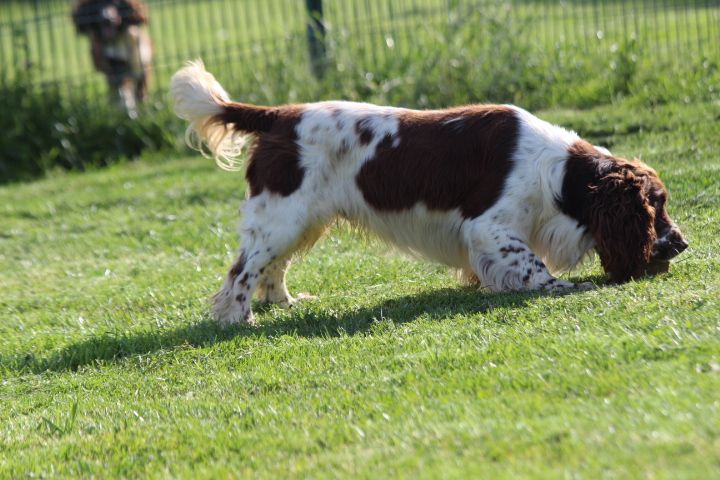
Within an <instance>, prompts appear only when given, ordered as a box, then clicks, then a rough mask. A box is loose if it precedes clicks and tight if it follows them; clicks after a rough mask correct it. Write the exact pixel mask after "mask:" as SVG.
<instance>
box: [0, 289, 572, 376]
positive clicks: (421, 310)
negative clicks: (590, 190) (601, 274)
mask: <svg viewBox="0 0 720 480" xmlns="http://www.w3.org/2000/svg"><path fill="white" fill-rule="evenodd" d="M572 293H574V292H572V291H568V292H564V293H555V294H552V295H554V296H557V295H567V294H572ZM547 295H548V294H547V293H543V292H513V293H496V294H491V293H483V292H479V291H478V290H477V289H476V288H473V287H465V288H462V287H458V288H443V289H440V290H433V291H429V292H424V293H420V294H414V295H405V296H401V297H398V298H393V299H390V300H384V301H382V302H379V303H377V304H375V305H372V306H369V307H363V308H359V309H354V310H353V309H349V310H347V311H343V312H339V313H338V312H336V311H334V310H332V309H327V310H321V311H317V310H314V309H312V308H304V307H300V308H298V309H297V310H292V311H291V313H290V314H283V315H281V316H280V318H278V319H275V320H273V319H267V318H263V317H265V315H262V313H263V312H264V311H267V310H268V307H266V306H262V305H256V306H255V310H256V313H258V314H260V315H258V316H259V317H260V323H259V325H258V326H256V327H250V326H244V325H239V326H231V327H227V328H223V327H221V326H219V325H218V324H217V323H216V322H214V321H212V320H203V321H200V322H196V323H192V324H190V325H186V326H182V327H177V328H171V329H163V328H160V329H143V330H140V331H130V332H118V333H114V332H111V333H105V334H102V335H99V336H95V337H92V338H89V339H86V340H82V341H80V342H77V343H73V344H70V345H68V346H66V347H64V348H62V349H61V350H57V351H54V352H50V353H49V354H48V355H42V353H40V355H38V354H37V353H28V354H25V355H19V356H16V357H14V358H11V359H7V360H6V361H4V362H2V363H5V366H6V367H9V368H11V369H13V370H16V371H19V372H32V373H42V372H46V371H66V370H70V371H73V370H77V369H79V368H81V367H83V366H86V365H98V364H102V363H105V362H113V361H117V360H120V359H123V358H126V357H131V356H135V355H145V354H151V353H153V352H157V351H160V350H172V349H175V348H178V347H181V346H189V347H203V346H207V345H212V344H215V343H219V342H225V341H229V340H231V339H233V338H235V337H266V338H267V337H275V336H279V335H285V334H288V335H298V336H304V337H333V336H340V335H357V334H366V333H368V332H370V331H371V329H372V328H373V325H375V324H376V323H377V322H378V321H382V320H383V319H385V318H390V319H392V321H393V322H394V323H407V322H412V321H415V320H416V319H417V318H419V317H423V318H429V319H431V320H441V319H443V318H448V317H451V316H454V315H458V314H465V315H469V314H477V313H484V312H487V311H489V310H492V309H494V308H506V309H507V308H509V309H520V308H523V307H525V306H526V305H527V304H528V303H530V302H531V301H533V300H534V299H536V298H538V297H542V296H547ZM38 353H39V352H38Z"/></svg>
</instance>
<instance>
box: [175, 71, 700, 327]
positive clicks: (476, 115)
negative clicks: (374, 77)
mask: <svg viewBox="0 0 720 480" xmlns="http://www.w3.org/2000/svg"><path fill="white" fill-rule="evenodd" d="M171 94H172V97H173V102H174V108H175V112H176V114H177V115H178V116H179V117H181V118H183V119H184V120H186V121H188V122H189V126H188V129H187V132H186V140H187V142H188V144H190V145H191V146H194V147H195V148H199V149H201V150H203V151H205V152H206V153H209V154H210V155H212V156H214V157H215V159H216V161H217V162H218V164H219V165H220V166H222V167H224V168H226V169H237V168H239V166H240V164H239V163H238V162H237V161H236V160H235V159H236V158H237V157H238V156H239V155H240V154H241V151H242V149H243V148H244V147H245V146H247V142H248V141H250V142H251V148H250V155H249V158H248V159H247V167H246V179H247V183H248V186H249V198H248V199H247V200H246V202H245V203H244V205H243V206H242V208H241V212H242V220H241V226H240V236H241V238H242V247H241V248H240V252H239V255H238V258H237V260H236V261H235V263H234V265H233V266H232V267H231V268H230V271H229V273H228V275H227V278H226V280H225V283H224V285H223V287H222V288H221V290H220V291H219V292H218V293H217V294H216V295H215V297H214V315H215V318H216V319H217V320H218V321H219V322H221V323H223V324H234V323H239V322H247V323H250V324H252V323H253V322H254V319H253V313H252V309H251V299H252V297H253V294H256V295H257V296H258V298H259V299H260V300H262V301H267V302H272V303H278V304H281V305H292V304H293V303H294V302H295V299H293V297H291V295H290V293H289V292H288V290H287V287H286V285H285V274H286V272H287V269H288V266H289V264H290V259H291V256H292V255H293V253H294V252H296V251H298V250H300V249H305V248H309V247H311V246H312V245H313V243H314V242H315V241H316V240H317V239H318V238H319V237H320V236H321V235H322V233H323V232H324V230H325V228H326V225H328V223H330V222H331V221H332V220H333V219H336V218H338V217H340V218H344V219H347V220H349V221H350V222H352V223H353V224H356V225H359V226H360V227H362V228H364V229H366V230H368V231H372V232H374V233H375V234H377V235H378V236H379V237H380V238H382V239H383V240H385V241H387V242H388V243H390V244H393V245H395V246H397V247H400V248H401V249H403V250H406V251H409V252H412V253H414V254H418V255H421V256H422V257H425V258H427V259H430V260H433V261H437V262H441V263H444V264H446V265H449V266H451V267H454V268H456V269H458V270H459V271H460V272H461V273H462V275H463V277H465V278H466V279H468V280H470V281H475V282H477V283H479V284H480V285H481V286H482V287H484V288H486V289H489V290H490V291H495V292H499V291H512V290H549V291H553V290H566V289H587V288H591V287H592V286H593V284H592V283H590V282H584V283H579V284H577V283H572V282H569V281H567V280H562V279H559V278H556V277H555V276H553V274H552V273H551V272H554V273H558V272H566V271H568V270H571V269H572V268H573V267H575V266H576V265H578V264H579V263H580V262H581V261H582V260H583V259H585V258H586V257H587V256H588V255H589V254H590V253H591V252H592V251H593V250H596V251H597V253H598V254H599V256H600V260H601V263H602V266H603V268H604V270H605V272H606V273H607V274H608V276H609V278H610V280H611V281H613V282H625V281H628V280H630V279H633V278H640V277H643V276H645V275H648V274H652V273H656V272H658V271H666V270H667V269H668V265H669V261H670V259H672V258H674V257H675V256H676V255H678V254H679V253H680V252H682V251H683V250H685V249H686V248H687V246H688V243H687V241H686V240H685V238H684V237H683V234H682V233H681V231H680V229H679V228H678V227H677V225H676V224H675V223H674V222H673V220H672V219H671V218H670V216H669V215H668V210H667V198H668V192H667V189H666V188H665V186H664V185H663V183H662V181H661V180H660V178H659V177H658V175H657V173H656V172H655V170H653V169H652V168H650V167H649V166H647V165H645V164H643V163H642V162H640V161H637V160H632V161H629V160H625V159H622V158H618V157H615V156H613V155H612V154H610V152H609V151H608V150H606V149H604V148H601V147H595V146H593V145H591V144H590V143H588V142H586V141H584V140H582V139H581V138H580V137H579V136H578V135H577V134H575V133H574V132H571V131H568V130H565V129H563V128H561V127H557V126H554V125H551V124H550V123H547V122H545V121H543V120H540V119H539V118H537V117H535V116H534V115H532V114H530V113H528V112H527V111H525V110H523V109H521V108H519V107H516V106H512V105H470V106H463V107H456V108H449V109H446V110H427V111H418V110H410V109H405V108H393V107H381V106H375V105H371V104H367V103H353V102H344V101H327V102H319V103H307V104H301V105H284V106H278V107H264V106H255V105H249V104H243V103H237V102H233V101H231V100H230V98H229V96H228V94H227V93H226V92H225V90H224V89H223V87H222V86H221V85H220V84H219V83H218V82H217V81H216V80H215V78H214V77H213V75H212V74H210V73H209V72H207V71H206V70H205V68H204V66H203V64H202V63H201V62H199V61H198V62H194V63H190V64H188V65H187V66H186V67H185V68H183V69H181V70H179V71H178V72H177V73H176V74H175V75H174V76H173V78H172V80H171Z"/></svg>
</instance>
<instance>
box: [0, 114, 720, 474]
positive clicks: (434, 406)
mask: <svg viewBox="0 0 720 480" xmlns="http://www.w3.org/2000/svg"><path fill="white" fill-rule="evenodd" d="M718 112H720V105H719V104H718V103H714V104H710V103H706V104H691V105H681V104H670V105H665V106H661V107H656V108H654V109H652V110H650V109H647V108H644V107H641V106H638V105H637V104H632V103H627V104H623V105H616V106H606V107H598V108H595V109H592V110H587V111H577V110H563V111H558V110H555V111H549V112H545V113H544V114H543V115H542V116H543V117H545V118H548V119H551V120H554V121H557V122H559V123H561V124H564V125H569V126H572V127H574V128H575V129H577V130H578V131H579V132H580V133H581V134H582V135H584V136H586V137H587V138H589V139H590V140H592V141H594V142H597V143H600V144H604V145H606V146H609V147H611V148H612V149H613V151H614V152H615V153H617V154H620V155H627V156H633V155H636V156H639V157H641V158H642V159H643V160H645V161H647V162H649V163H650V164H651V165H653V166H654V167H656V169H657V170H658V171H659V172H660V175H661V176H662V178H663V179H664V180H665V182H666V184H667V185H668V188H669V190H670V192H671V201H670V212H671V214H672V216H673V217H674V218H675V220H676V221H677V222H678V223H679V224H680V226H681V228H682V229H683V231H684V232H685V233H686V234H687V237H688V239H689V241H690V243H691V246H690V249H689V250H688V251H687V252H686V253H684V254H683V255H682V256H681V257H680V258H679V259H678V261H677V262H675V263H674V264H673V266H672V268H671V271H670V273H669V274H666V275H662V276H659V277H656V278H652V279H647V280H642V281H638V282H633V283H629V284H625V285H621V286H616V285H604V284H602V283H603V279H602V276H601V270H600V268H599V264H598V262H597V261H596V262H595V263H592V264H589V265H587V266H585V267H584V268H582V269H581V270H579V271H576V272H574V273H573V274H572V275H571V277H573V278H582V279H591V280H594V281H596V282H598V283H601V286H600V287H599V288H598V289H596V290H592V291H589V292H581V293H573V294H568V295H538V294H534V293H523V294H486V293H481V292H477V291H476V290H474V289H472V288H466V287H462V286H460V285H459V284H458V283H457V282H456V280H455V279H454V276H453V275H452V273H451V272H449V271H448V270H447V269H445V268H443V267H439V266H436V265H432V264H429V263H423V262H417V261H414V260H411V259H407V258H405V257H403V256H401V255H399V254H396V253H392V252H388V250H387V248H386V247H385V246H384V245H382V244H379V243H376V242H375V241H374V240H368V239H365V238H363V237H362V236H360V235H358V234H356V233H352V232H350V231H349V230H347V229H346V228H344V227H342V226H340V227H337V228H335V229H333V231H332V232H331V234H330V235H329V236H328V237H327V238H326V239H325V240H324V241H322V242H321V243H320V244H319V245H318V246H316V248H314V249H313V250H312V251H311V252H310V253H309V254H308V255H307V256H306V257H305V258H304V259H302V261H299V262H297V263H296V265H295V266H294V267H293V268H292V269H291V271H290V276H289V287H290V290H291V291H292V292H295V293H297V292H300V291H306V292H310V293H312V294H315V295H318V296H319V299H318V300H315V301H309V302H307V303H304V304H301V305H300V306H298V307H297V308H294V309H292V310H289V311H286V310H282V309H278V308H275V307H270V308H263V307H260V306H256V308H255V309H256V315H257V320H258V321H259V326H258V327H257V328H247V327H237V328H232V329H229V330H222V329H220V328H218V327H217V326H215V325H214V324H213V323H212V322H211V321H210V317H209V306H208V303H207V299H208V297H209V296H210V295H211V294H212V293H213V291H214V290H215V289H216V288H218V287H219V285H220V283H221V279H222V277H223V276H224V274H225V272H226V270H227V268H228V267H229V265H230V263H231V262H232V260H233V255H234V251H235V249H236V247H237V240H236V237H235V233H234V232H235V225H236V223H237V218H236V211H237V206H238V204H239V203H240V201H241V199H242V198H243V196H244V191H245V184H244V182H243V180H242V178H241V175H237V174H230V173H226V172H223V171H220V170H219V169H217V168H216V167H215V166H214V164H213V162H212V161H209V160H207V159H203V158H202V157H200V156H199V155H190V156H187V157H186V158H178V159H176V160H172V161H168V162H156V161H150V160H146V161H140V162H137V163H132V164H124V165H118V166H115V167H112V168H109V169H107V170H104V171H98V172H92V173H87V174H71V175H61V174H56V175H53V176H51V177H50V178H48V179H46V180H42V181H38V182H36V183H29V184H21V185H11V186H4V187H1V188H0V219H2V220H1V224H0V271H1V272H2V275H1V276H0V318H1V319H2V321H0V478H21V477H25V476H35V477H37V476H40V477H44V476H46V477H55V476H61V477H78V476H88V477H90V476H95V477H98V478H103V477H109V476H123V477H137V476H145V475H147V476H151V477H186V478H189V477H196V476H202V477H212V478H229V477H236V476H240V475H245V476H248V477H253V478H255V477H259V478H277V477H278V476H300V475H302V476H310V477H341V476H345V475H353V476H357V477H364V478H387V477H395V476H399V477H415V476H419V477H423V478H426V477H436V478H437V477H443V478H444V477H455V478H517V477H551V478H560V477H568V478H600V477H607V478H669V479H670V478H672V479H677V478H698V479H708V478H713V477H714V478H718V477H719V476H720V304H719V300H718V290H719V288H720V240H719V239H720V162H719V161H718V150H717V139H718V136H719V134H720V132H719V131H718V130H719V129H718V122H719V121H720V115H719V114H718Z"/></svg>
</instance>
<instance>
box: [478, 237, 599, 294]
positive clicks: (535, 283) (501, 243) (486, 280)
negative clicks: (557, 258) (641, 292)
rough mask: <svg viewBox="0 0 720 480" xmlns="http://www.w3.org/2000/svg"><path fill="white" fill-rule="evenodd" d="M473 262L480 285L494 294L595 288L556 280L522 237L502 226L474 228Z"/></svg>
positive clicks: (586, 284)
mask: <svg viewBox="0 0 720 480" xmlns="http://www.w3.org/2000/svg"><path fill="white" fill-rule="evenodd" d="M470 261H471V264H472V268H473V271H474V272H475V274H476V275H477V277H478V279H479V281H480V285H481V286H483V287H485V288H488V289H489V290H491V291H495V292H499V291H506V290H564V289H576V290H587V289H589V288H592V287H593V285H592V283H590V282H584V283H573V282H569V281H566V280H561V279H559V278H555V277H554V276H553V275H552V274H551V273H550V271H549V270H548V268H547V267H546V266H545V263H544V262H543V261H542V259H541V258H540V257H538V256H537V255H535V254H534V253H533V252H532V250H531V249H530V247H529V246H528V245H527V244H526V243H525V242H524V241H523V240H522V239H521V238H520V236H519V235H516V234H515V233H514V232H512V231H509V230H507V229H506V228H505V227H502V226H497V228H489V229H487V228H483V229H479V228H477V229H475V232H473V237H472V239H471V241H470Z"/></svg>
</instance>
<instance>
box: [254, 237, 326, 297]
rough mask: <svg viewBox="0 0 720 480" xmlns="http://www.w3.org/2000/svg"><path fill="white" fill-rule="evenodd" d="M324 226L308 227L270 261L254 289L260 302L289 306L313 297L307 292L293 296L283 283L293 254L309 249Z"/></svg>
mask: <svg viewBox="0 0 720 480" xmlns="http://www.w3.org/2000/svg"><path fill="white" fill-rule="evenodd" d="M324 231H325V228H324V226H318V227H315V228H308V229H307V230H305V232H304V233H303V235H302V236H301V238H300V241H299V242H298V243H297V244H296V245H295V246H294V248H293V249H291V250H288V251H287V252H286V254H285V255H284V256H283V257H280V258H277V259H275V260H274V261H273V262H271V263H270V264H269V265H268V266H267V268H265V271H264V272H263V274H262V276H261V277H260V283H259V285H258V288H257V291H256V297H257V299H258V300H260V301H261V302H265V303H274V304H277V305H280V306H281V307H290V306H292V305H294V304H295V303H296V302H297V301H298V300H304V299H309V298H315V297H313V296H312V295H309V294H307V293H299V294H297V297H296V298H293V297H292V296H291V295H290V292H288V289H287V285H286V284H285V276H286V274H287V271H288V268H289V267H290V264H291V262H292V257H293V254H294V253H295V252H297V251H301V250H309V249H310V248H311V247H312V246H313V245H314V244H315V242H316V241H317V240H318V239H319V238H320V237H321V236H322V234H323V233H324Z"/></svg>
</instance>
